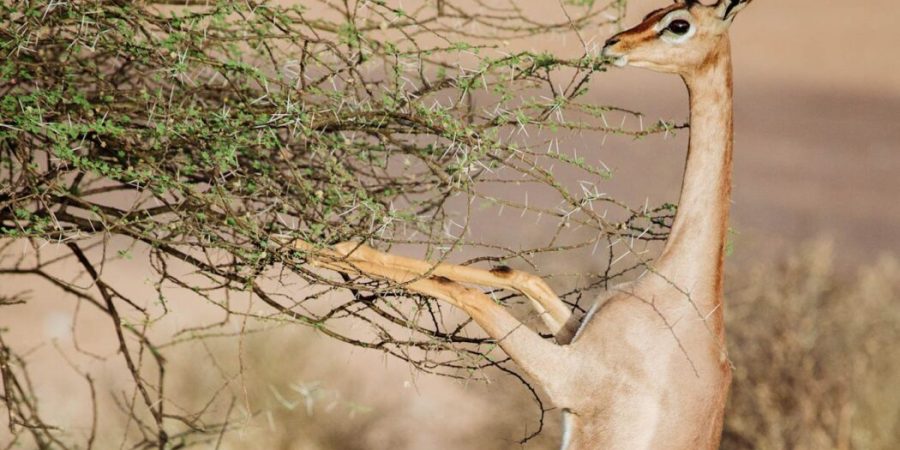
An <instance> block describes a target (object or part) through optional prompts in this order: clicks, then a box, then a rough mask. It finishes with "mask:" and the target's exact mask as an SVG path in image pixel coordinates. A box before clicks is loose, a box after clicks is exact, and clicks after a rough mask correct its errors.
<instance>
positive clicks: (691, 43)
mask: <svg viewBox="0 0 900 450" xmlns="http://www.w3.org/2000/svg"><path fill="white" fill-rule="evenodd" d="M751 1H752V0H719V1H718V2H717V3H716V4H714V5H705V4H703V3H701V2H700V0H676V2H675V4H674V5H671V6H669V7H667V8H662V9H658V10H656V11H653V12H651V13H650V14H648V15H647V16H646V17H645V18H644V20H643V21H642V22H641V23H640V24H639V25H637V26H635V27H634V28H631V29H629V30H626V31H623V32H621V33H619V34H617V35H615V36H613V37H611V38H610V39H609V40H608V41H606V45H605V46H604V47H603V56H606V57H608V58H613V59H614V60H615V61H614V64H615V65H617V66H619V67H623V66H626V65H631V66H635V67H644V68H648V69H651V70H655V71H658V72H667V73H677V74H681V75H685V74H686V73H688V72H690V71H691V70H693V69H695V68H697V67H699V66H702V65H703V64H704V63H705V62H706V61H707V60H708V59H709V58H710V56H711V55H714V54H715V53H716V51H717V49H719V48H721V46H722V45H724V44H726V43H727V34H728V28H729V27H730V26H731V23H732V21H733V20H734V17H735V16H736V15H737V14H738V12H740V11H741V10H742V9H744V7H745V6H747V5H748V4H749V3H750V2H751Z"/></svg>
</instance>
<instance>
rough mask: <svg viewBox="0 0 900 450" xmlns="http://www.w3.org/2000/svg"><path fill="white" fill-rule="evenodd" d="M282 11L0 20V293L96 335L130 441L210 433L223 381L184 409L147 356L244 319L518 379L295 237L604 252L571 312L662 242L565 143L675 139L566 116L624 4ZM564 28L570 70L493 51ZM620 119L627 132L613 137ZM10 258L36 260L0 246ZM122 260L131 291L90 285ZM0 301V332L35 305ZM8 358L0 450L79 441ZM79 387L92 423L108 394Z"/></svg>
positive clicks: (479, 338)
mask: <svg viewBox="0 0 900 450" xmlns="http://www.w3.org/2000/svg"><path fill="white" fill-rule="evenodd" d="M291 3H296V2H274V1H211V0H210V1H207V0H170V1H156V2H154V1H145V2H130V1H99V0H80V1H68V2H60V1H57V0H35V1H31V0H29V1H9V0H6V1H3V2H0V53H2V56H3V58H2V62H0V239H2V240H0V245H2V248H0V256H2V257H3V259H2V260H0V275H3V276H4V277H6V279H13V278H10V277H13V276H27V277H32V278H33V277H37V278H39V279H41V280H43V282H45V283H49V284H51V285H53V286H55V287H56V288H57V289H60V290H62V291H63V292H64V293H65V294H66V295H65V296H64V298H74V299H75V300H76V301H77V303H78V305H79V306H78V308H80V305H81V304H82V303H84V304H86V305H90V307H91V308H93V309H94V310H95V311H98V312H99V313H101V314H102V315H103V316H104V317H105V318H106V320H108V321H110V322H111V324H112V327H111V328H112V331H111V332H110V334H109V339H110V342H114V343H115V348H116V350H117V355H118V356H117V358H119V359H118V360H117V361H118V363H119V364H120V367H124V368H125V369H126V371H127V374H128V376H129V377H130V381H131V383H132V388H133V392H132V395H131V396H130V397H128V396H124V397H121V398H119V397H117V398H116V400H115V401H116V403H117V405H118V406H119V408H118V409H117V410H115V411H118V413H121V414H122V415H123V416H124V417H127V418H128V419H127V421H125V425H124V428H125V430H126V431H124V432H123V433H124V434H125V435H126V438H125V440H126V441H127V442H129V443H131V444H132V445H135V446H140V447H157V448H167V447H170V446H187V445H194V444H197V445H200V444H204V443H208V442H209V441H210V440H211V439H213V440H214V438H215V436H216V435H217V434H218V433H221V432H223V430H225V429H227V428H228V425H229V423H230V422H229V420H230V419H229V417H230V416H229V413H230V411H231V409H230V407H228V406H227V405H229V401H228V400H227V398H231V397H229V395H230V394H233V392H232V389H235V388H234V384H233V383H236V381H233V380H231V381H226V382H224V387H223V389H221V390H219V391H217V392H216V393H215V394H214V395H213V396H212V398H211V399H210V400H209V401H208V402H207V403H205V404H204V405H203V406H202V407H198V409H196V410H186V408H184V407H182V406H181V405H179V404H178V402H177V399H173V398H170V397H168V396H167V394H166V392H167V391H166V389H165V388H166V385H167V383H168V382H167V376H173V375H172V374H170V373H169V372H167V370H166V367H167V356H166V355H167V353H169V352H172V351H174V350H172V349H173V348H177V347H179V346H181V345H196V344H197V342H198V341H203V340H205V339H215V338H220V337H222V336H233V337H235V338H238V337H239V336H241V335H244V334H246V333H251V332H253V331H254V329H255V327H259V328H265V327H268V326H274V325H273V324H277V325H283V324H286V323H287V324H301V325H306V326H311V327H314V328H315V329H316V330H317V331H318V332H320V333H322V334H324V335H327V336H329V337H331V338H334V339H337V340H340V341H343V342H346V343H349V344H352V345H355V346H359V347H364V348H370V349H375V350H377V351H380V352H384V353H386V354H388V355H390V356H393V357H396V358H400V359H402V360H405V361H408V362H409V363H410V364H411V365H413V366H414V367H416V368H417V369H419V370H423V371H427V372H431V373H438V374H441V375H446V376H452V377H460V378H479V377H480V375H479V374H481V373H482V371H483V370H484V369H487V368H497V369H499V370H501V371H504V372H505V373H508V374H510V375H512V376H515V377H518V375H516V374H515V372H514V370H513V369H512V367H510V361H509V360H508V358H506V357H505V356H504V355H502V353H499V352H498V351H497V350H496V345H495V343H493V342H491V341H490V340H488V339H485V338H484V337H483V335H482V334H480V333H479V332H478V331H477V330H476V329H474V326H473V325H471V324H470V323H469V321H468V320H466V318H464V317H459V316H455V315H453V314H452V313H450V312H449V311H445V308H443V307H442V306H441V305H440V304H438V303H436V302H433V301H432V300H430V299H427V298H422V297H420V296H415V295H410V294H408V293H406V292H404V291H403V290H402V289H401V288H400V287H397V286H389V285H385V284H384V283H382V282H378V281H373V280H369V279H364V278H361V279H359V278H349V277H339V276H336V275H335V274H329V273H326V272H324V271H317V270H311V269H310V268H309V267H308V266H307V265H306V262H307V256H308V255H306V254H304V253H303V252H298V251H296V250H294V249H293V248H292V247H291V246H290V245H287V244H290V243H291V242H293V241H295V240H303V241H306V242H311V243H314V244H316V245H320V246H327V245H331V244H335V243H339V242H343V241H357V242H365V243H367V244H369V245H371V246H374V247H377V248H380V249H383V250H388V251H403V252H408V253H415V254H417V255H419V256H422V257H425V258H428V259H429V260H431V261H435V262H436V261H440V260H444V259H446V258H454V261H455V262H458V263H463V264H475V263H481V264H510V265H521V266H531V267H532V268H534V267H536V264H535V263H534V259H535V258H537V257H540V256H541V255H546V254H554V253H560V252H573V251H579V250H589V251H591V252H601V254H602V253H603V252H605V253H606V256H605V257H604V258H603V259H605V260H607V261H608V262H609V263H610V264H608V266H607V267H604V268H600V269H599V272H598V273H592V274H586V276H585V279H587V280H588V281H587V282H584V283H581V284H578V285H573V286H569V289H567V291H566V292H563V295H562V297H563V299H564V300H565V301H567V302H569V303H570V304H571V305H572V308H573V309H580V308H581V307H582V305H581V299H582V298H588V299H589V298H592V297H593V296H592V295H590V292H592V291H593V290H597V289H599V288H603V287H605V286H606V285H607V283H608V282H609V281H610V280H611V279H614V278H616V277H620V276H623V275H626V274H628V273H631V272H634V271H636V270H639V269H640V268H641V267H642V266H643V265H644V264H646V262H647V258H648V256H644V255H643V253H642V249H638V248H637V247H638V246H640V245H646V244H647V243H651V242H657V241H662V240H664V239H665V236H666V232H667V230H668V226H669V224H670V222H671V218H672V215H673V213H674V206H672V205H660V206H658V207H655V208H654V207H652V206H651V205H642V206H640V207H636V208H632V207H629V206H627V205H625V204H623V203H622V202H619V201H616V200H615V199H613V198H611V197H609V196H608V195H607V194H605V193H604V192H605V191H604V190H603V189H602V188H601V186H602V184H603V183H604V182H605V181H606V180H607V179H609V178H610V177H611V176H612V172H611V171H610V170H609V168H607V167H605V166H604V165H603V164H602V163H600V162H599V160H598V159H592V158H586V157H585V156H579V155H578V154H577V152H575V151H574V150H568V149H567V148H566V146H565V145H560V140H561V139H563V138H564V137H565V136H571V135H579V134H581V133H593V134H595V135H598V136H601V135H603V134H606V135H610V134H615V135H623V136H630V137H634V138H640V137H644V136H647V135H650V134H655V133H659V134H667V133H670V132H673V131H675V130H677V129H680V128H683V127H684V126H685V125H682V124H676V123H674V122H669V121H660V122H658V123H656V124H652V125H650V124H648V125H647V126H646V127H645V126H644V124H643V119H642V117H641V115H640V114H639V113H637V112H633V111H630V110H627V109H624V108H620V107H615V106H601V105H598V104H597V103H596V102H587V101H585V95H586V93H587V92H588V88H589V86H590V81H591V79H592V78H594V77H595V76H596V75H598V74H599V73H602V72H604V71H605V70H606V68H607V61H605V60H603V59H602V58H601V57H600V56H599V52H598V51H597V50H598V48H597V46H596V44H593V43H591V40H590V39H586V38H584V37H583V36H582V34H581V32H582V30H584V29H586V28H591V29H594V30H596V29H598V28H600V27H612V26H616V25H617V24H618V23H619V21H620V20H621V18H622V13H623V11H624V6H625V2H624V1H622V0H615V1H605V2H595V1H582V0H578V1H569V2H567V3H566V4H564V5H560V7H561V8H563V10H564V11H565V14H564V17H563V19H562V20H559V21H555V22H554V21H550V20H546V19H535V18H533V17H531V16H529V14H528V13H527V12H526V11H524V10H522V9H521V8H519V7H518V6H516V4H515V3H514V2H510V3H509V4H504V5H496V4H494V3H493V2H482V1H480V0H460V1H451V0H435V1H432V0H428V1H422V2H403V5H404V6H403V7H401V3H400V2H386V1H379V0H354V1H343V2H332V1H326V0H318V1H311V2H304V3H303V4H299V5H298V4H291ZM559 33H572V34H573V39H574V42H579V44H578V45H579V48H580V50H581V51H582V52H581V56H578V57H574V58H565V57H561V56H556V55H553V54H550V53H543V52H532V51H507V50H506V47H505V45H506V43H507V42H508V41H511V40H512V41H515V40H518V39H526V38H535V37H538V38H540V37H542V36H547V35H551V34H559ZM576 37H577V39H576ZM578 39H580V41H579V40H578ZM623 116H624V117H631V118H633V119H635V120H633V122H639V123H640V126H639V127H634V128H628V127H625V126H616V125H610V123H619V120H618V119H619V118H621V117H623ZM613 117H615V119H613ZM608 119H609V120H608ZM621 123H623V124H624V121H623V122H621ZM560 174H564V176H561V175H560ZM523 190H527V192H526V193H525V195H522V194H523ZM529 195H530V196H529ZM529 199H530V200H529ZM477 210H488V211H490V212H495V213H496V214H502V213H503V212H504V211H506V213H507V214H510V213H511V212H512V213H514V214H517V215H521V216H519V217H522V216H524V215H526V214H528V215H530V216H532V217H537V219H538V220H540V219H541V218H542V217H546V218H549V219H552V220H553V221H554V222H555V225H554V229H555V230H556V231H555V233H553V234H552V236H551V237H550V238H548V239H546V240H543V241H542V242H519V243H518V244H517V246H516V247H506V246H503V245H498V244H496V243H492V242H485V241H482V240H481V239H479V238H478V237H477V236H478V233H477V231H476V233H472V231H471V229H470V223H471V222H470V221H471V218H472V217H473V213H474V211H477ZM23 242H26V243H28V244H29V245H30V246H31V249H30V252H25V253H24V254H23V253H21V252H18V251H17V250H14V246H17V245H18V244H19V243H23ZM48 243H53V244H55V245H53V246H52V249H53V250H48V249H47V248H45V247H46V246H47V244H48ZM60 247H61V248H62V249H63V250H59V248H60ZM15 248H18V247H15ZM639 250H640V251H639ZM135 259H137V260H139V261H138V262H134V264H138V263H143V264H145V266H142V271H143V272H142V273H145V274H146V279H147V280H151V281H149V282H148V283H147V284H149V288H150V290H151V292H149V293H148V292H146V290H144V291H142V290H141V289H139V287H138V286H136V285H135V284H134V283H129V282H128V281H127V280H121V279H118V278H117V277H116V276H115V275H109V273H115V270H116V269H115V268H116V267H123V266H124V265H127V264H131V263H132V262H129V260H135ZM621 261H625V262H624V263H621V264H619V265H618V266H616V265H615V264H614V263H619V262H621ZM73 271H76V273H79V274H80V275H79V276H76V277H74V278H73V277H72V276H71V273H72V272H73ZM16 279H21V278H16ZM77 281H80V283H79V282H77ZM11 290H12V289H11ZM173 292H178V294H174V293H173ZM185 293H189V294H190V295H191V296H192V298H195V299H203V300H205V303H206V304H207V305H209V306H210V307H211V309H212V310H213V311H215V312H216V313H217V314H218V316H216V319H215V320H212V321H210V320H206V321H203V320H200V319H196V321H197V322H198V323H193V324H191V325H185V324H184V323H183V322H179V323H181V325H180V327H179V328H177V329H176V332H174V333H173V332H171V331H169V332H165V331H164V330H171V326H173V325H172V322H173V321H183V320H185V318H186V317H189V316H191V317H193V314H192V313H191V314H188V313H187V311H189V310H190V309H189V308H190V307H187V306H184V303H183V302H180V301H174V300H173V298H176V297H178V296H182V295H184V294H185ZM17 294H20V293H11V294H10V295H9V296H8V298H3V308H4V309H5V310H6V311H4V315H7V314H9V315H12V314H16V311H21V309H19V310H16V309H15V308H22V307H24V306H23V305H22V303H28V302H29V299H28V297H27V296H25V295H17ZM493 294H494V295H496V296H497V299H498V301H501V302H505V303H507V304H515V303H517V302H518V301H519V300H520V299H518V298H517V297H516V296H512V295H508V294H502V293H499V292H497V293H493ZM179 298H180V297H179ZM185 308H188V309H185ZM78 310H80V309H78ZM182 311H183V312H182ZM179 312H180V313H179ZM173 315H174V316H175V317H174V318H173ZM238 325H239V326H238ZM360 325H362V326H360ZM73 327H74V325H73ZM75 347H76V348H75V349H73V350H72V352H73V353H74V354H81V355H82V356H85V355H88V354H89V352H87V351H84V350H83V349H79V348H77V347H78V346H77V345H76V346H75ZM2 348H3V353H2V355H3V359H2V361H3V367H4V370H3V378H4V383H5V384H4V392H5V393H4V397H3V399H4V402H5V403H6V405H7V408H8V410H9V412H10V414H9V416H8V421H9V427H10V429H11V430H12V432H13V434H14V438H13V441H14V442H17V441H16V440H17V439H30V440H31V441H32V442H34V443H36V444H37V445H38V446H41V447H53V446H59V447H65V446H70V445H73V444H72V441H71V438H73V437H72V436H71V435H67V434H66V433H65V432H63V430H59V429H57V428H55V427H53V426H52V424H49V423H48V422H46V421H44V420H42V419H41V417H40V415H39V414H38V406H39V403H40V402H39V400H38V399H40V397H41V395H40V394H39V393H37V392H36V391H35V388H36V387H35V386H33V385H32V384H31V383H29V382H28V375H27V373H26V372H25V370H24V369H25V365H26V364H25V363H26V358H24V357H22V356H21V355H20V354H17V352H16V351H15V349H14V348H13V347H12V346H11V345H7V344H4V345H3V346H2ZM79 373H82V372H81V371H80V369H79ZM82 375H83V377H84V379H85V383H86V384H87V385H88V386H89V387H90V392H91V399H92V401H93V402H94V404H95V406H94V410H95V411H96V410H97V407H96V404H97V402H98V400H97V398H96V397H97V396H98V395H99V396H103V395H104V394H103V392H100V393H99V394H98V393H96V392H95V391H97V388H98V386H97V384H96V381H95V379H96V376H95V375H91V373H89V372H84V373H82ZM226 378H227V377H226ZM101 391H102V389H101ZM532 392H533V390H532ZM533 393H534V392H533ZM534 395H535V399H537V400H538V402H540V397H539V395H538V394H537V393H534ZM100 409H101V410H102V411H100V412H102V413H106V414H118V413H116V412H113V411H111V409H110V408H100ZM543 412H544V409H543V407H541V408H540V413H541V414H543ZM255 413H258V411H251V412H250V414H255ZM98 414H99V413H98ZM98 414H94V415H93V419H92V423H91V425H90V426H89V427H88V431H86V432H85V433H82V434H84V435H85V436H84V443H85V444H86V445H87V446H88V447H90V446H91V445H92V444H94V442H95V437H96V433H97V428H98V420H102V419H98V417H97V416H98ZM101 423H102V422H101ZM100 428H103V427H100Z"/></svg>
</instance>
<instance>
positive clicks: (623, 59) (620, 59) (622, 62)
mask: <svg viewBox="0 0 900 450" xmlns="http://www.w3.org/2000/svg"><path fill="white" fill-rule="evenodd" d="M614 58H615V59H613V62H612V63H613V65H614V66H616V67H625V66H627V65H628V56H616V57H614Z"/></svg>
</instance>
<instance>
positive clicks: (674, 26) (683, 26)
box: [666, 19, 691, 35]
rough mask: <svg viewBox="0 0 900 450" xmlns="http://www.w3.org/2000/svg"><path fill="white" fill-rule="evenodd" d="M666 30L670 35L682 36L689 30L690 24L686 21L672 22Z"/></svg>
mask: <svg viewBox="0 0 900 450" xmlns="http://www.w3.org/2000/svg"><path fill="white" fill-rule="evenodd" d="M666 29H667V30H669V31H671V32H672V33H675V34H678V35H682V34H685V33H687V32H688V31H690V30H691V23H690V22H688V21H687V20H681V19H678V20H673V21H672V23H670V24H669V26H668V27H666Z"/></svg>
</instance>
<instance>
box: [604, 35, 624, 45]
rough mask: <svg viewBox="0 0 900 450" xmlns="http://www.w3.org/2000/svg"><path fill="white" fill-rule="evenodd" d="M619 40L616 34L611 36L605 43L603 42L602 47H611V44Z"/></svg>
mask: <svg viewBox="0 0 900 450" xmlns="http://www.w3.org/2000/svg"><path fill="white" fill-rule="evenodd" d="M620 40H621V39H619V37H618V36H613V37H611V38H609V39H607V40H606V44H604V45H603V46H604V47H612V46H613V45H616V44H618V43H619V41H620Z"/></svg>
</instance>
